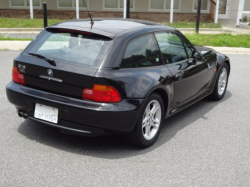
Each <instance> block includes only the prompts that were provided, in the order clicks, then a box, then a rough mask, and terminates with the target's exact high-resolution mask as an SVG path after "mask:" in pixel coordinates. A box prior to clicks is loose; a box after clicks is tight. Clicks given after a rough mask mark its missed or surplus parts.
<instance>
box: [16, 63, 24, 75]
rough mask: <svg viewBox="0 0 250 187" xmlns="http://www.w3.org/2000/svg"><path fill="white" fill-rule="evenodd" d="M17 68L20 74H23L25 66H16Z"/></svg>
mask: <svg viewBox="0 0 250 187" xmlns="http://www.w3.org/2000/svg"><path fill="white" fill-rule="evenodd" d="M17 67H18V69H19V71H20V72H21V73H25V69H26V66H25V65H22V64H17Z"/></svg>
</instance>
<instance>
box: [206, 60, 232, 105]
mask: <svg viewBox="0 0 250 187" xmlns="http://www.w3.org/2000/svg"><path fill="white" fill-rule="evenodd" d="M228 75H229V68H228V66H227V64H225V63H224V64H223V65H222V67H221V68H220V71H219V75H218V77H217V80H216V84H215V87H214V91H213V92H212V94H211V95H210V98H211V99H213V100H215V101H219V100H221V99H222V98H223V97H224V95H225V93H226V90H227V83H228Z"/></svg>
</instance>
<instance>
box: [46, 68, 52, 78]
mask: <svg viewBox="0 0 250 187" xmlns="http://www.w3.org/2000/svg"><path fill="white" fill-rule="evenodd" d="M47 73H48V75H49V76H51V77H52V76H53V71H52V69H48V71H47Z"/></svg>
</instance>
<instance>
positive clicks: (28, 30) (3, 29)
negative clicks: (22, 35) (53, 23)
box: [0, 28, 43, 33]
mask: <svg viewBox="0 0 250 187" xmlns="http://www.w3.org/2000/svg"><path fill="white" fill-rule="evenodd" d="M42 30H43V28H0V32H2V33H3V32H27V33H33V32H41V31H42Z"/></svg>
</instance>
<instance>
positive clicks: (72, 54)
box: [24, 29, 111, 67]
mask: <svg viewBox="0 0 250 187" xmlns="http://www.w3.org/2000/svg"><path fill="white" fill-rule="evenodd" d="M110 41H111V40H110V39H107V38H105V37H101V36H100V35H94V34H92V33H87V32H81V31H79V32H78V31H74V32H70V30H67V31H61V30H59V29H57V30H45V31H43V33H42V34H41V35H40V36H39V37H38V38H37V39H36V40H35V41H34V42H33V43H32V45H30V46H29V47H28V48H27V49H26V50H25V52H24V54H27V55H28V54H29V53H36V54H40V55H43V56H46V57H48V58H52V59H53V60H54V61H55V62H56V63H57V62H62V63H75V64H79V65H84V66H90V67H99V65H100V62H101V60H102V59H103V56H104V54H105V52H106V51H107V49H108V46H109V44H110Z"/></svg>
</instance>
